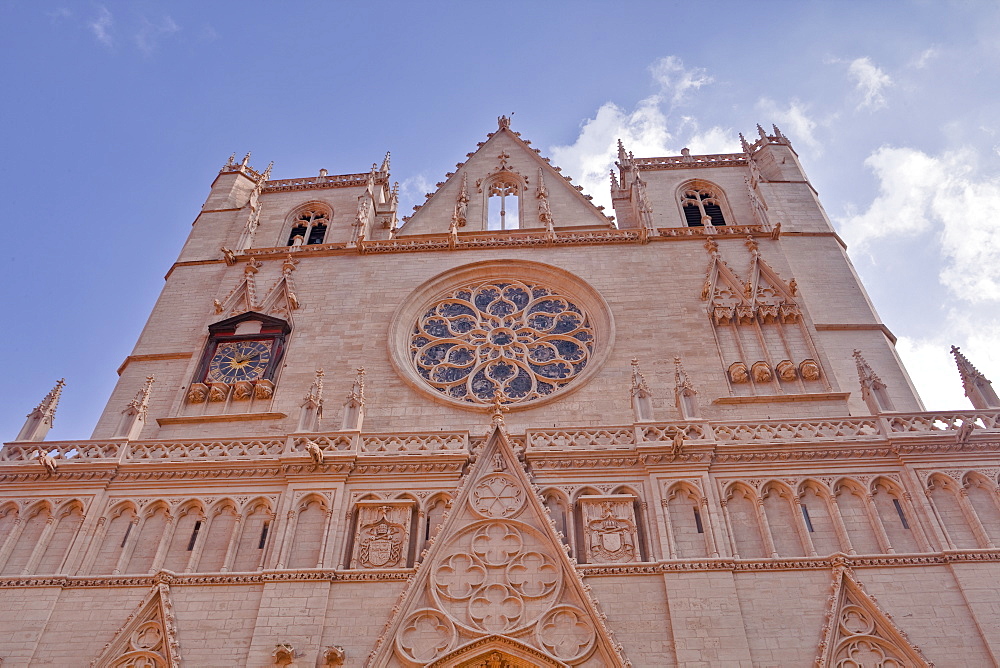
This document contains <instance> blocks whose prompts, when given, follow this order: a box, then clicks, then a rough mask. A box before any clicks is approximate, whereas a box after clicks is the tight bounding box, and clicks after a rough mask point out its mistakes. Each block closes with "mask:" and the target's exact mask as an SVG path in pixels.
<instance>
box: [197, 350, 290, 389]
mask: <svg viewBox="0 0 1000 668" xmlns="http://www.w3.org/2000/svg"><path fill="white" fill-rule="evenodd" d="M273 345H274V341H230V342H226V343H220V344H219V345H218V346H217V347H216V349H215V354H214V355H212V359H211V361H210V362H209V364H208V374H207V377H206V380H209V381H211V382H214V383H236V382H239V381H251V380H257V379H258V378H260V377H261V376H263V375H264V371H266V370H267V365H268V364H270V363H271V353H272V346H273Z"/></svg>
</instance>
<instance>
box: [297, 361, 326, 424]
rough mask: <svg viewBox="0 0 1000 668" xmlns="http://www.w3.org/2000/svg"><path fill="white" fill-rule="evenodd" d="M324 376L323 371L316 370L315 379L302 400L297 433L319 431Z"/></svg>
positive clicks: (321, 415)
mask: <svg viewBox="0 0 1000 668" xmlns="http://www.w3.org/2000/svg"><path fill="white" fill-rule="evenodd" d="M324 375H325V374H324V373H323V369H316V377H315V378H314V379H313V382H312V385H310V386H309V392H307V393H306V396H305V397H304V398H303V400H302V408H301V411H300V413H299V428H298V431H319V421H320V419H321V418H322V417H323V376H324Z"/></svg>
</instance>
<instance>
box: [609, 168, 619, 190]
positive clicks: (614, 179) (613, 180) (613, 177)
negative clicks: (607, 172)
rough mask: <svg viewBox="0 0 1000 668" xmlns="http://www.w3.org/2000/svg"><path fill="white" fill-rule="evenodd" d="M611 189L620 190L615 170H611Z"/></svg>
mask: <svg viewBox="0 0 1000 668" xmlns="http://www.w3.org/2000/svg"><path fill="white" fill-rule="evenodd" d="M611 188H612V189H613V190H618V189H619V186H618V175H617V174H615V170H613V169H612V170H611Z"/></svg>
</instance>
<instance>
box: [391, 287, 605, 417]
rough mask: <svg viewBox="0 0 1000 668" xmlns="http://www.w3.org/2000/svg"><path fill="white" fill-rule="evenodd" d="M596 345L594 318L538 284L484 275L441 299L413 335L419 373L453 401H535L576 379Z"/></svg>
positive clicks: (425, 315)
mask: <svg viewBox="0 0 1000 668" xmlns="http://www.w3.org/2000/svg"><path fill="white" fill-rule="evenodd" d="M593 349H594V331H593V327H592V326H591V324H590V320H589V318H588V315H587V313H586V312H584V310H583V309H582V308H581V307H580V306H579V305H578V304H576V303H575V302H574V301H573V300H572V299H571V298H569V297H566V296H564V295H562V294H559V293H558V292H557V291H555V290H554V289H552V288H549V287H547V286H545V285H542V284H540V283H538V282H533V281H519V280H485V281H477V282H474V283H471V284H466V285H463V286H461V287H459V288H457V289H454V290H451V291H449V292H448V293H446V294H444V295H442V296H441V297H440V298H439V299H437V300H436V301H435V302H434V304H433V305H432V306H431V307H430V308H429V309H427V310H426V311H425V312H424V313H423V314H422V315H421V316H420V317H419V318H418V319H417V322H416V324H415V326H414V328H413V335H412V337H411V339H410V354H411V356H412V360H413V364H414V366H415V368H416V370H417V373H419V374H420V376H421V377H422V378H423V379H424V380H425V381H427V382H428V383H429V384H430V385H431V386H432V387H433V388H434V389H436V390H437V391H438V392H441V393H442V394H445V395H446V396H448V397H451V398H453V399H458V400H460V401H464V402H468V403H472V404H483V405H488V404H492V403H494V402H495V401H496V397H498V396H499V398H500V403H502V404H513V403H522V402H530V401H535V400H537V399H540V398H543V397H546V396H548V395H550V394H552V393H553V392H555V391H556V390H558V389H559V388H561V387H563V386H564V385H566V384H568V383H571V382H572V381H573V380H574V379H575V378H576V377H577V376H579V375H580V373H581V372H582V371H583V370H584V368H585V367H586V366H587V364H588V362H589V361H590V358H591V355H592V353H593Z"/></svg>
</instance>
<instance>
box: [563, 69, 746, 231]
mask: <svg viewBox="0 0 1000 668" xmlns="http://www.w3.org/2000/svg"><path fill="white" fill-rule="evenodd" d="M650 72H651V73H652V76H653V80H654V82H655V83H656V85H657V91H656V92H655V93H653V94H652V95H650V96H649V97H646V98H645V99H643V100H640V101H639V103H638V104H636V106H635V108H634V109H632V110H628V109H626V108H623V107H621V106H619V105H617V104H615V103H613V102H606V103H605V104H603V105H601V107H600V108H599V109H598V110H597V113H596V114H595V115H594V117H593V118H589V119H587V120H586V121H584V122H583V124H582V125H581V126H580V134H579V135H578V136H577V138H576V141H575V142H574V143H573V144H570V145H567V146H554V147H552V148H550V155H551V157H552V162H553V163H554V164H556V165H559V166H560V167H561V168H562V169H563V173H565V174H567V175H569V176H572V177H573V179H574V182H575V183H578V184H579V185H582V186H583V188H584V191H585V192H587V193H588V194H589V195H592V196H593V197H594V203H595V204H597V205H599V206H604V207H605V209H606V212H607V213H608V214H612V213H613V211H612V208H611V195H610V188H609V180H610V171H611V169H612V167H613V166H614V162H615V159H616V157H617V151H618V140H619V139H621V140H622V143H623V144H624V145H625V148H626V150H629V151H631V152H633V153H635V154H636V155H640V156H662V155H678V154H679V153H680V149H681V148H682V147H684V146H687V147H689V148H690V149H691V151H692V153H702V152H704V153H718V152H723V151H727V150H737V148H736V142H735V133H733V132H731V131H727V130H723V129H722V128H718V127H711V128H708V129H706V130H701V129H700V127H699V125H698V122H697V120H696V119H695V118H693V117H690V116H687V117H682V118H681V119H679V120H678V121H677V122H675V123H671V122H670V120H669V114H670V112H671V110H672V109H673V108H674V106H675V105H676V104H677V103H679V102H680V101H681V100H682V99H683V98H684V97H685V96H686V95H687V94H688V93H690V92H692V91H697V90H698V89H699V88H701V87H702V86H705V85H707V84H709V83H711V82H712V77H710V76H708V74H707V73H706V71H705V70H704V69H702V68H686V67H685V66H684V64H683V62H682V61H681V59H680V58H677V57H676V56H667V57H665V58H661V59H660V60H658V61H656V62H655V63H653V64H652V65H651V66H650ZM678 136H685V137H688V141H687V142H685V143H681V142H680V141H678Z"/></svg>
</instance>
